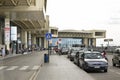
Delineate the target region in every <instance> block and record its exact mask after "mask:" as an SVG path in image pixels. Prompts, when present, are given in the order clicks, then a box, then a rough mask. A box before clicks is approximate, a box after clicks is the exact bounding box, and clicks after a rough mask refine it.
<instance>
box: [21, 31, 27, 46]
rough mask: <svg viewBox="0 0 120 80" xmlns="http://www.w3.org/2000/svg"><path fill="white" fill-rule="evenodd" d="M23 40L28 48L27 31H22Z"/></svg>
mask: <svg viewBox="0 0 120 80" xmlns="http://www.w3.org/2000/svg"><path fill="white" fill-rule="evenodd" d="M21 40H22V43H24V48H27V47H28V46H27V43H28V42H27V31H23V30H22V31H21Z"/></svg>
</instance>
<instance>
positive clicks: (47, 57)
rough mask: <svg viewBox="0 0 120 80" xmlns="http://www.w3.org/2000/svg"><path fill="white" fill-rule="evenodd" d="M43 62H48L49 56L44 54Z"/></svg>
mask: <svg viewBox="0 0 120 80" xmlns="http://www.w3.org/2000/svg"><path fill="white" fill-rule="evenodd" d="M44 62H45V63H47V62H49V55H48V54H44Z"/></svg>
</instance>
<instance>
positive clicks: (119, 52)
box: [112, 48, 120, 66]
mask: <svg viewBox="0 0 120 80" xmlns="http://www.w3.org/2000/svg"><path fill="white" fill-rule="evenodd" d="M112 64H113V66H117V65H118V66H120V48H116V49H115V52H113V58H112Z"/></svg>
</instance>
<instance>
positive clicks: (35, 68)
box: [32, 66, 40, 70]
mask: <svg viewBox="0 0 120 80" xmlns="http://www.w3.org/2000/svg"><path fill="white" fill-rule="evenodd" d="M39 67H40V66H34V67H33V68H32V70H37V69H39Z"/></svg>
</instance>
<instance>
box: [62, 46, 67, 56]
mask: <svg viewBox="0 0 120 80" xmlns="http://www.w3.org/2000/svg"><path fill="white" fill-rule="evenodd" d="M68 51H69V48H66V47H63V48H61V54H62V55H63V54H68Z"/></svg>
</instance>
